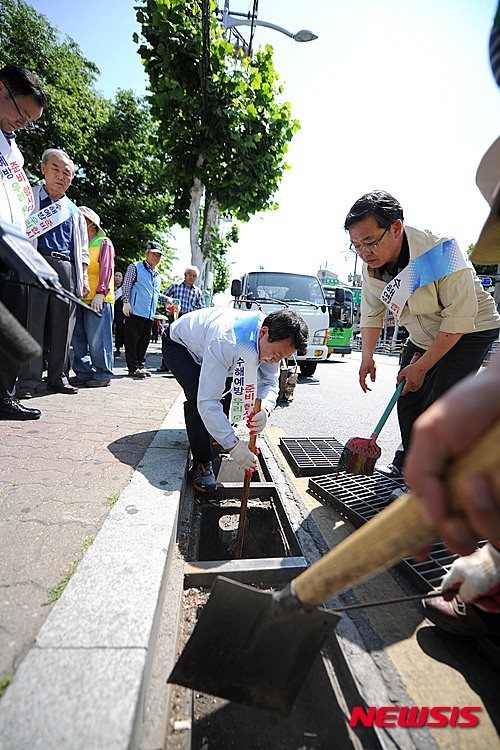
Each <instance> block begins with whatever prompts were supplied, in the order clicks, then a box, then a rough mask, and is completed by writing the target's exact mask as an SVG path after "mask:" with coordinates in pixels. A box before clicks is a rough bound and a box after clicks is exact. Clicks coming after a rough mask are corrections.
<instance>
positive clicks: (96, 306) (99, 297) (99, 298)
mask: <svg viewBox="0 0 500 750" xmlns="http://www.w3.org/2000/svg"><path fill="white" fill-rule="evenodd" d="M103 305H104V294H96V295H94V297H93V299H92V301H91V303H90V307H91V308H92V310H95V311H96V312H101V311H102V307H103Z"/></svg>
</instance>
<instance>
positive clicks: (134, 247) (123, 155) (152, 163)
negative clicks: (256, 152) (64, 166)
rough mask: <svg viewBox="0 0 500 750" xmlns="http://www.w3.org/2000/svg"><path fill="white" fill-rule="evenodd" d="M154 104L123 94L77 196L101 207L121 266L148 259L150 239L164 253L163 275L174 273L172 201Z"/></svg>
mask: <svg viewBox="0 0 500 750" xmlns="http://www.w3.org/2000/svg"><path fill="white" fill-rule="evenodd" d="M156 130H157V125H156V123H155V122H154V121H153V119H152V116H151V112H150V108H149V105H148V103H147V102H146V101H144V100H142V99H138V98H136V97H135V96H134V94H133V93H132V92H131V91H118V92H117V94H116V99H115V101H114V102H112V103H111V104H110V107H109V112H108V116H107V118H106V120H103V121H102V122H100V123H99V124H98V125H97V127H96V129H95V131H94V146H93V148H92V150H91V151H90V152H88V153H87V154H85V155H84V156H82V159H81V163H80V165H81V166H80V170H79V175H78V179H77V180H76V181H75V183H74V185H75V190H74V192H75V195H76V196H77V197H78V201H79V202H80V203H81V204H84V205H89V206H99V214H100V216H101V219H102V222H103V225H104V227H105V229H106V232H108V233H109V235H110V237H111V238H112V240H113V244H114V245H115V249H116V252H117V255H118V256H119V259H120V261H121V262H122V263H125V262H127V263H129V262H131V261H133V260H136V259H137V257H138V256H140V257H143V255H144V250H145V248H146V243H147V242H148V240H152V239H158V240H159V241H160V242H161V243H162V244H163V246H164V248H165V253H164V255H163V257H162V260H161V266H160V271H163V270H164V268H165V267H168V268H170V266H171V261H172V258H173V255H174V253H173V251H172V250H171V249H170V248H168V246H166V243H165V240H164V238H165V237H166V236H168V234H169V229H168V227H169V221H170V214H171V201H170V199H169V197H168V193H167V192H166V190H165V187H164V183H165V180H164V176H163V171H164V167H163V154H161V153H160V151H159V146H158V141H157V135H156Z"/></svg>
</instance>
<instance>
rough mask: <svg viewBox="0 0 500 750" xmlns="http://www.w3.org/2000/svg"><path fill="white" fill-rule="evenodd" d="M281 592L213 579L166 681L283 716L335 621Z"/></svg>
mask: <svg viewBox="0 0 500 750" xmlns="http://www.w3.org/2000/svg"><path fill="white" fill-rule="evenodd" d="M285 591H286V590H285ZM283 593H284V592H278V594H277V595H276V594H272V593H270V592H267V591H261V590H259V589H255V588H252V587H251V586H245V585H244V584H241V583H237V582H236V581H231V580H229V579H228V578H223V577H221V576H219V577H218V578H216V580H215V583H214V585H213V588H212V591H211V594H210V598H209V600H208V603H207V604H206V605H205V607H204V609H203V611H202V614H201V616H200V618H199V620H198V623H197V624H196V627H195V629H194V631H193V633H192V634H191V637H190V638H189V640H188V642H187V644H186V646H185V648H184V651H183V652H182V654H181V656H180V658H179V660H178V662H177V664H176V665H175V667H174V669H173V671H172V674H171V675H170V677H169V678H168V682H174V683H176V684H178V685H184V686H185V687H188V688H191V689H192V690H199V691H201V692H203V693H209V694H210V695H216V696H219V697H220V698H226V699H228V700H231V701H236V702H237V703H244V704H246V705H249V706H257V707H259V708H265V709H268V710H270V711H275V712H277V713H279V714H281V715H282V716H288V714H289V713H290V711H291V710H292V707H293V704H294V702H295V699H296V697H297V695H298V693H299V691H300V689H301V687H302V685H303V683H304V681H305V679H306V677H307V675H308V674H309V671H310V669H311V667H312V665H313V663H314V660H315V659H316V656H317V655H318V652H319V650H320V649H321V646H322V645H323V643H324V642H325V639H326V637H327V635H328V633H329V632H330V631H331V629H332V628H333V627H335V625H336V623H337V622H338V620H339V619H340V616H339V615H337V614H335V613H333V612H329V611H327V610H325V609H321V608H319V607H311V608H305V607H303V606H302V605H301V604H300V603H299V602H298V601H297V600H296V599H295V598H294V597H293V596H291V595H288V596H282V594H283Z"/></svg>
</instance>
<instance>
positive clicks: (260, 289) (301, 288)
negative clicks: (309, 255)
mask: <svg viewBox="0 0 500 750" xmlns="http://www.w3.org/2000/svg"><path fill="white" fill-rule="evenodd" d="M231 296H232V297H234V302H233V304H234V306H235V307H236V308H237V309H239V310H252V309H253V310H255V309H256V308H257V309H259V310H262V312H263V313H265V314H266V315H267V314H268V313H270V312H273V311H274V310H279V309H290V310H294V311H295V312H297V313H299V315H301V317H302V318H303V319H304V320H305V322H306V323H307V327H308V329H309V339H308V342H307V353H306V354H305V355H304V356H298V355H297V361H298V364H299V367H300V372H301V373H302V375H306V376H311V375H313V374H314V372H315V370H316V367H317V364H318V362H323V361H324V360H326V358H327V357H328V346H327V345H326V340H327V338H328V326H329V316H328V308H327V304H326V300H325V295H324V292H323V288H322V286H321V284H320V283H319V281H318V279H317V277H316V276H307V275H305V274H302V273H285V272H283V271H251V272H249V273H246V274H244V275H243V276H242V278H241V279H234V280H233V282H232V284H231ZM292 361H293V360H292Z"/></svg>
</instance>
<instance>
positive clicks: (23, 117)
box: [2, 81, 36, 130]
mask: <svg viewBox="0 0 500 750" xmlns="http://www.w3.org/2000/svg"><path fill="white" fill-rule="evenodd" d="M2 83H3V85H4V86H5V88H6V89H7V91H8V92H9V96H10V98H11V99H12V101H13V102H14V107H15V108H16V109H17V114H18V115H19V117H20V118H21V120H22V123H23V126H24V128H25V129H26V130H33V129H34V128H35V127H36V124H35V123H34V122H31V120H28V118H27V117H26V115H23V113H22V112H21V110H20V109H19V107H18V106H17V102H16V98H15V96H14V94H13V93H12V91H11V90H10V88H9V87H8V86H7V84H6V83H5V81H2Z"/></svg>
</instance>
